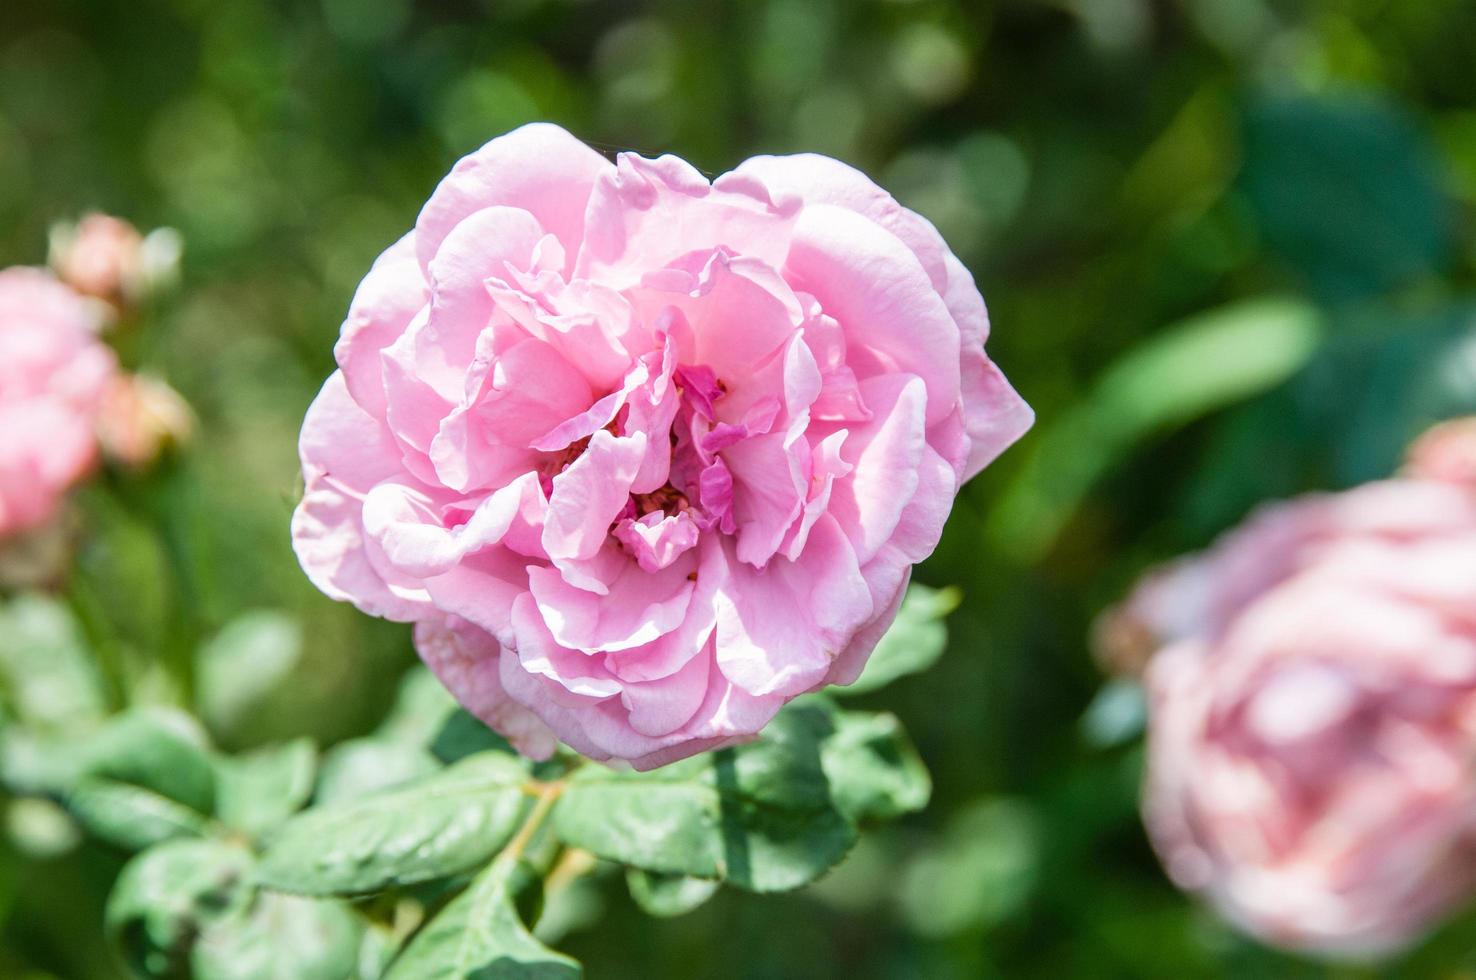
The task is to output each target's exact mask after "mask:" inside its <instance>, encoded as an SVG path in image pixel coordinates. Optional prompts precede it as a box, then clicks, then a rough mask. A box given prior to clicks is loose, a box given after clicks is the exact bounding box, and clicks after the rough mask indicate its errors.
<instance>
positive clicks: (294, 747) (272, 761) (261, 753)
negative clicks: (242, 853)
mask: <svg viewBox="0 0 1476 980" xmlns="http://www.w3.org/2000/svg"><path fill="white" fill-rule="evenodd" d="M317 763H318V750H317V747H316V746H314V745H313V743H312V740H311V739H306V738H302V739H297V740H295V741H292V742H287V743H286V744H284V745H272V746H267V747H266V748H262V749H257V750H255V751H254V752H248V753H245V754H243V755H238V756H227V757H223V758H221V759H219V760H218V761H217V763H216V776H217V786H216V801H215V802H216V813H217V815H218V816H219V817H220V819H221V821H222V822H224V823H225V824H226V825H227V826H230V827H234V828H235V829H237V830H240V831H242V832H243V833H245V834H248V835H250V836H252V837H256V836H258V835H260V834H262V833H263V832H265V831H267V830H270V829H271V828H273V827H275V826H276V825H277V824H279V823H281V822H282V821H283V820H286V819H287V818H288V817H289V816H291V815H292V814H294V813H296V812H297V811H298V810H299V809H301V808H302V805H303V804H304V803H306V802H307V801H308V797H310V796H311V795H312V792H313V772H314V769H316V767H317Z"/></svg>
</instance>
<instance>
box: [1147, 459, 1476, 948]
mask: <svg viewBox="0 0 1476 980" xmlns="http://www.w3.org/2000/svg"><path fill="white" fill-rule="evenodd" d="M1128 608H1136V609H1138V610H1139V611H1140V612H1141V615H1142V619H1143V621H1144V622H1145V623H1151V624H1152V626H1153V628H1154V629H1155V630H1156V631H1157V635H1158V636H1159V637H1160V638H1161V640H1162V641H1164V642H1166V643H1167V644H1168V645H1167V646H1166V647H1165V648H1164V649H1163V650H1161V651H1160V652H1159V653H1158V654H1157V655H1156V657H1155V658H1154V659H1153V661H1152V663H1151V665H1150V667H1149V671H1148V678H1147V679H1148V687H1149V693H1150V722H1149V746H1148V747H1149V752H1148V776H1147V782H1146V786H1145V796H1144V817H1145V822H1146V823H1147V827H1148V831H1149V836H1150V837H1151V839H1152V841H1153V844H1154V846H1155V848H1156V849H1157V851H1158V852H1159V854H1160V856H1161V857H1162V858H1163V861H1164V865H1165V867H1166V868H1167V870H1168V872H1169V874H1170V876H1171V877H1172V878H1173V879H1174V880H1175V881H1176V882H1177V883H1178V884H1179V885H1180V886H1181V887H1184V888H1186V889H1190V890H1192V891H1195V892H1199V893H1201V894H1203V895H1205V896H1206V897H1207V898H1208V899H1209V900H1210V901H1211V902H1212V903H1213V904H1215V905H1216V906H1217V907H1218V908H1219V909H1220V910H1221V911H1222V912H1223V913H1224V914H1225V915H1226V916H1227V917H1228V918H1229V919H1230V920H1231V921H1232V922H1234V923H1236V924H1237V925H1239V926H1240V927H1242V928H1244V929H1246V930H1248V931H1250V932H1252V933H1254V934H1256V935H1258V936H1260V937H1261V938H1263V939H1264V940H1266V941H1267V942H1270V943H1273V944H1275V945H1280V946H1284V947H1288V948H1293V949H1300V950H1307V951H1313V952H1321V953H1324V954H1328V955H1342V956H1355V957H1367V956H1374V955H1379V954H1386V953H1388V952H1390V951H1393V950H1397V949H1399V948H1401V947H1403V946H1405V945H1408V944H1409V943H1412V942H1414V941H1415V940H1417V939H1418V938H1420V936H1421V935H1423V934H1424V932H1425V931H1427V930H1428V929H1430V928H1431V927H1432V926H1433V925H1434V924H1435V922H1437V921H1438V920H1439V919H1440V917H1442V916H1444V915H1446V914H1447V913H1449V912H1450V911H1452V909H1453V908H1454V907H1455V906H1457V905H1458V904H1460V903H1461V902H1463V901H1465V900H1466V899H1468V898H1469V897H1470V896H1471V894H1472V892H1473V889H1476V780H1473V778H1472V771H1471V763H1472V759H1476V495H1472V494H1470V493H1468V492H1467V491H1465V490H1463V489H1462V488H1458V487H1454V486H1450V485H1445V484H1438V483H1426V482H1419V481H1412V480H1396V481H1388V482H1384V483H1375V484H1370V485H1367V486H1364V487H1361V488H1359V489H1357V490H1353V491H1350V492H1348V493H1344V494H1334V495H1326V496H1318V497H1310V498H1305V499H1302V500H1298V501H1292V502H1290V503H1286V504H1280V505H1276V506H1274V507H1271V508H1268V509H1267V510H1265V511H1264V512H1262V514H1260V515H1259V516H1257V517H1256V518H1255V519H1253V520H1252V521H1250V522H1249V523H1248V524H1247V525H1246V526H1245V527H1243V528H1241V529H1240V530H1237V531H1235V532H1232V533H1231V534H1229V535H1227V536H1226V538H1225V539H1223V540H1222V541H1221V542H1220V543H1218V544H1217V545H1216V546H1215V547H1214V548H1212V549H1211V550H1210V551H1209V552H1208V553H1207V554H1206V555H1204V556H1200V557H1197V558H1191V559H1188V560H1185V561H1183V562H1181V563H1179V564H1178V565H1176V566H1173V567H1171V568H1170V570H1168V571H1167V572H1164V573H1159V574H1158V575H1156V576H1153V577H1150V579H1149V580H1148V581H1147V583H1145V585H1144V586H1143V587H1142V588H1140V590H1139V592H1138V593H1137V594H1136V595H1135V596H1134V597H1133V598H1132V599H1130V600H1129V603H1128Z"/></svg>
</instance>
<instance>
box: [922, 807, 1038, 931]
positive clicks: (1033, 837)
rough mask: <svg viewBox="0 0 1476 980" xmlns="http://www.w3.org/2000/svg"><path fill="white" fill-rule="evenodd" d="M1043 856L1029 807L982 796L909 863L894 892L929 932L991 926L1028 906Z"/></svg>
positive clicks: (1033, 817)
mask: <svg viewBox="0 0 1476 980" xmlns="http://www.w3.org/2000/svg"><path fill="white" fill-rule="evenodd" d="M1040 861H1041V842H1040V831H1039V828H1038V826H1037V820H1036V817H1035V815H1034V813H1033V812H1032V811H1031V810H1030V809H1029V808H1028V807H1027V806H1026V804H1024V803H1022V802H1020V801H1016V800H1008V799H985V800H980V801H978V802H976V803H974V804H972V805H971V806H969V807H966V808H965V809H964V810H962V811H961V812H960V813H959V814H958V815H956V816H955V817H954V818H953V819H952V820H951V821H950V822H949V825H948V828H947V830H946V831H945V832H944V834H943V836H942V837H941V839H939V840H938V841H936V842H935V843H934V844H933V845H932V846H930V847H928V848H926V849H925V850H923V851H922V852H921V853H920V854H919V855H918V856H917V857H916V858H915V859H914V860H913V861H912V862H911V863H910V864H909V865H908V866H907V868H906V870H905V871H904V873H903V875H902V879H901V882H900V889H899V891H898V898H899V899H900V901H901V904H902V912H903V917H904V918H905V919H906V921H907V922H908V924H909V925H910V926H911V927H912V929H914V930H915V931H916V932H918V933H919V934H920V935H923V936H930V937H943V936H950V935H954V934H956V933H958V932H962V931H964V930H965V929H969V928H973V927H980V926H983V927H988V926H992V925H996V924H998V923H1000V922H1002V921H1004V920H1005V919H1006V918H1008V917H1009V916H1011V915H1013V914H1014V913H1015V912H1016V911H1018V910H1019V909H1020V907H1021V906H1022V905H1023V904H1024V903H1025V901H1026V899H1027V898H1028V897H1029V895H1030V893H1031V891H1032V889H1033V888H1034V887H1035V881H1036V877H1037V875H1038V874H1039V871H1040Z"/></svg>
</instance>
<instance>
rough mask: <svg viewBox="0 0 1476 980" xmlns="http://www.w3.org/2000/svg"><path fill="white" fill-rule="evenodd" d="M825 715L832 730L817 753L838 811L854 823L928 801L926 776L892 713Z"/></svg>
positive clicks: (915, 807)
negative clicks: (833, 731)
mask: <svg viewBox="0 0 1476 980" xmlns="http://www.w3.org/2000/svg"><path fill="white" fill-rule="evenodd" d="M807 700H815V701H817V702H818V701H819V699H807ZM821 703H823V702H821ZM831 719H832V721H833V723H834V725H835V733H834V734H833V735H831V736H830V737H828V738H827V739H826V740H825V745H824V748H823V749H822V752H821V758H822V761H823V763H824V766H825V777H826V779H828V780H829V781H830V795H831V798H832V799H833V800H834V801H835V804H836V806H837V807H839V808H840V810H841V812H843V813H844V814H846V816H848V817H850V818H851V819H852V820H854V821H857V822H858V823H859V822H861V821H872V820H894V819H896V818H897V817H900V816H902V815H903V814H904V813H913V812H915V811H917V810H921V809H922V808H923V807H925V806H927V805H928V797H930V796H931V795H932V792H933V783H932V780H931V779H930V778H929V777H928V770H927V768H926V767H925V766H924V765H923V761H922V759H921V758H919V756H918V754H917V750H916V749H915V748H913V746H912V742H911V740H909V739H908V737H907V733H906V732H904V731H903V730H902V723H901V722H899V721H898V720H897V717H896V716H895V715H892V714H887V713H884V712H883V713H877V714H871V713H868V712H861V711H839V710H835V709H831Z"/></svg>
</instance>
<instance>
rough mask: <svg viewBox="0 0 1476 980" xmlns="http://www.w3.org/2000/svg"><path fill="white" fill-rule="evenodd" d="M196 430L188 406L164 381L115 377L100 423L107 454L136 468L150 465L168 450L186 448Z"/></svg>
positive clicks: (142, 376)
mask: <svg viewBox="0 0 1476 980" xmlns="http://www.w3.org/2000/svg"><path fill="white" fill-rule="evenodd" d="M194 431H195V415H194V413H193V412H192V411H190V406H189V403H188V402H186V401H185V400H184V398H183V397H182V396H181V395H180V393H179V392H177V391H175V390H174V389H173V388H171V387H169V385H167V384H165V383H164V382H163V381H160V380H159V379H158V378H152V377H149V376H148V375H145V374H132V375H120V376H119V377H117V378H115V379H114V380H113V383H112V384H111V385H109V386H108V391H107V394H106V396H105V397H104V399H103V406H102V410H101V412H100V414H99V416H98V420H97V436H98V441H99V442H101V443H102V449H103V453H104V455H106V456H107V457H108V458H109V459H110V460H112V461H113V462H115V463H120V464H122V465H124V466H128V467H132V468H135V469H139V468H142V467H145V466H148V465H149V464H150V463H152V462H154V460H156V459H158V458H159V456H160V454H161V453H163V452H164V451H165V450H166V449H171V448H175V447H178V446H182V445H184V444H185V443H186V442H188V441H189V439H190V436H191V435H192V434H193V433H194Z"/></svg>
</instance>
